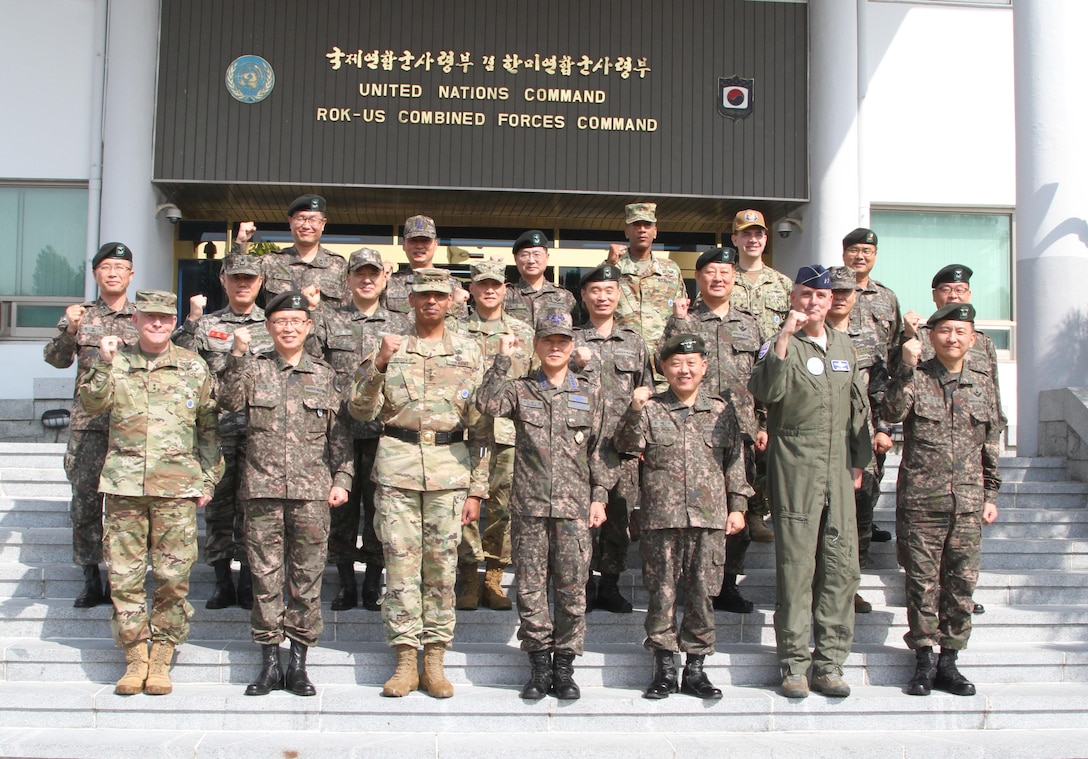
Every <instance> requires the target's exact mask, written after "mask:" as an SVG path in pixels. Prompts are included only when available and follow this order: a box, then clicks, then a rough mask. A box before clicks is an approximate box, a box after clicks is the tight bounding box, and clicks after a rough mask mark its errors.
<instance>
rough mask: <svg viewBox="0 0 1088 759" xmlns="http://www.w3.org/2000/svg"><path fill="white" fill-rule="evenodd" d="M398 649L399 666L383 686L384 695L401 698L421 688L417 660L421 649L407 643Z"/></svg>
mask: <svg viewBox="0 0 1088 759" xmlns="http://www.w3.org/2000/svg"><path fill="white" fill-rule="evenodd" d="M396 649H397V668H396V670H394V672H393V676H392V677H391V678H389V679H388V680H387V681H386V683H385V687H384V688H382V695H383V696H393V697H397V698H399V697H400V696H407V695H408V694H409V693H411V692H412V691H414V690H418V689H419V665H418V664H417V662H416V659H417V658H418V654H419V651H418V650H417V649H416V647H415V646H409V645H407V644H401V645H399V646H397V647H396Z"/></svg>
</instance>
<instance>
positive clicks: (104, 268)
mask: <svg viewBox="0 0 1088 759" xmlns="http://www.w3.org/2000/svg"><path fill="white" fill-rule="evenodd" d="M95 271H100V272H102V273H104V274H113V273H114V272H118V273H119V274H124V273H125V272H130V271H132V267H131V266H122V265H120V264H99V265H98V266H96V267H95Z"/></svg>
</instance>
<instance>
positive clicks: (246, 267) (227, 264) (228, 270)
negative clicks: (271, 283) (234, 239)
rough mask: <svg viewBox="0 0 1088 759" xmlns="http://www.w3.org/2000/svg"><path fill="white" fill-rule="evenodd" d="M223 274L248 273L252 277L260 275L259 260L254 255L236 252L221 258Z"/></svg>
mask: <svg viewBox="0 0 1088 759" xmlns="http://www.w3.org/2000/svg"><path fill="white" fill-rule="evenodd" d="M222 272H223V274H226V275H227V276H230V275H231V274H249V275H250V276H253V277H259V276H261V262H260V259H258V258H257V257H256V256H249V255H246V254H245V253H236V254H235V255H232V256H227V257H226V258H224V259H223V270H222Z"/></svg>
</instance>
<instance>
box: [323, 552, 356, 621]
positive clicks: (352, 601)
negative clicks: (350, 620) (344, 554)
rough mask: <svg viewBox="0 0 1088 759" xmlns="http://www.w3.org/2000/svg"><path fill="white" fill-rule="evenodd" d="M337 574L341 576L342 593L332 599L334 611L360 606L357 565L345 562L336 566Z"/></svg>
mask: <svg viewBox="0 0 1088 759" xmlns="http://www.w3.org/2000/svg"><path fill="white" fill-rule="evenodd" d="M336 573H337V574H339V575H340V592H339V593H337V594H336V598H334V599H332V606H330V607H329V608H331V609H332V610H333V611H344V610H345V609H354V608H355V607H356V606H358V605H359V587H358V586H357V585H356V584H355V564H354V563H353V562H350V561H344V562H341V563H339V564H337V565H336Z"/></svg>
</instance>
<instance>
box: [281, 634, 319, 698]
mask: <svg viewBox="0 0 1088 759" xmlns="http://www.w3.org/2000/svg"><path fill="white" fill-rule="evenodd" d="M306 651H307V646H306V645H304V644H302V643H299V642H298V641H297V640H292V641H291V658H290V659H289V660H288V662H287V676H286V677H284V679H283V687H284V688H286V689H287V690H289V691H291V692H292V693H294V694H295V695H296V696H316V695H317V688H315V687H314V684H313V683H311V682H310V678H309V677H307V676H306Z"/></svg>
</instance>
